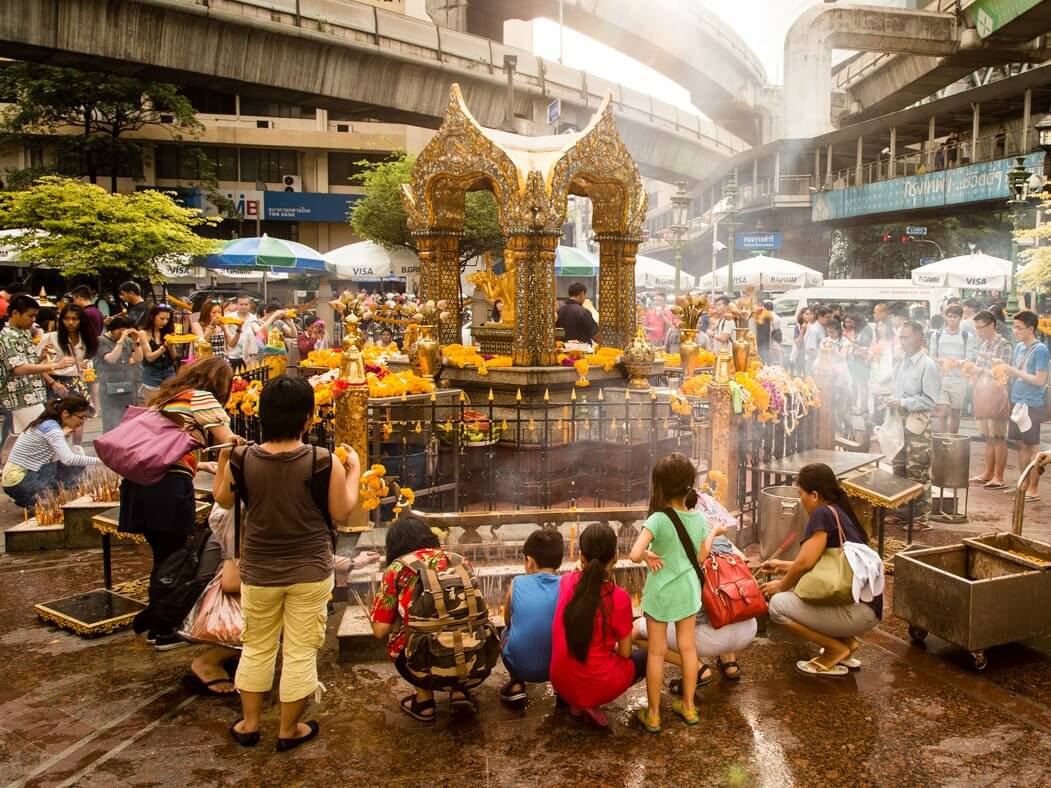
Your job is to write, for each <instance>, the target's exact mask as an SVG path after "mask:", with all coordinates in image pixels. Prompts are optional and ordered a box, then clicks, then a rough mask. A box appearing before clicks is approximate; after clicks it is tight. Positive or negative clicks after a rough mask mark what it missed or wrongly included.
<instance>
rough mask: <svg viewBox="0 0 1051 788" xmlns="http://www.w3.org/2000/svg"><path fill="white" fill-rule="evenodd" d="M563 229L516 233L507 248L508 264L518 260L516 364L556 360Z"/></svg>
mask: <svg viewBox="0 0 1051 788" xmlns="http://www.w3.org/2000/svg"><path fill="white" fill-rule="evenodd" d="M561 237H562V232H561V230H538V231H531V232H522V233H512V234H510V235H508V237H507V248H506V249H505V250H504V261H505V265H508V264H509V263H511V262H513V263H514V270H515V274H516V282H515V294H516V297H515V336H514V343H513V358H514V365H515V366H516V367H536V366H541V367H543V366H551V365H553V364H554V363H555V360H556V358H557V355H558V354H557V353H556V351H555V250H556V249H557V247H558V241H559V238H561Z"/></svg>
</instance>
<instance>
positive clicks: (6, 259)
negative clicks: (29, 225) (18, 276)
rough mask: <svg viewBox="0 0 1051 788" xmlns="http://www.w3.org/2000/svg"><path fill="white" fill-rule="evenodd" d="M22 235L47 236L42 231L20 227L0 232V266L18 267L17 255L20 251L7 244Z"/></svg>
mask: <svg viewBox="0 0 1051 788" xmlns="http://www.w3.org/2000/svg"><path fill="white" fill-rule="evenodd" d="M23 235H32V236H44V235H47V232H46V231H44V230H26V229H23V228H21V227H18V228H15V229H11V230H0V265H18V253H19V251H20V250H19V249H17V248H16V247H14V246H8V245H7V244H8V243H10V241H13V240H14V239H15V238H21V237H22V236H23ZM9 239H10V240H9Z"/></svg>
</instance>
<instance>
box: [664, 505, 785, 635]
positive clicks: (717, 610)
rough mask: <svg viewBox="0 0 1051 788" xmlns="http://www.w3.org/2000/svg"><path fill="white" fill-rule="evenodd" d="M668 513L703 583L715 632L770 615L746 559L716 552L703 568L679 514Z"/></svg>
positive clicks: (707, 608) (703, 600) (703, 591)
mask: <svg viewBox="0 0 1051 788" xmlns="http://www.w3.org/2000/svg"><path fill="white" fill-rule="evenodd" d="M664 514H666V515H667V516H668V519H669V520H671V522H672V525H674V526H675V531H676V533H677V534H678V536H679V542H680V543H681V544H682V547H683V549H684V550H685V551H686V557H687V558H689V559H690V563H691V564H693V568H694V569H695V570H696V571H697V576H698V577H699V578H700V580H701V603H702V604H703V605H704V611H705V612H706V613H707V614H708V620H709V621H710V622H711V624H712V627H713V628H714V629H719V628H721V627H725V626H726V625H727V624H736V623H737V622H739V621H747V620H748V619H750V618H755V617H756V616H761V615H762V614H763V613H765V612H766V609H767V608H766V599H764V598H763V592H762V591H760V590H759V584H758V583H757V582H756V581H755V578H754V577H753V576H752V570H750V569H749V568H748V564H747V563H745V561H744V559H743V558H741V557H740V556H738V555H736V554H734V553H729V554H720V553H712V554H711V555H709V556H708V558H706V559H705V561H704V565H703V567H702V566H701V565H699V564H698V563H697V555H696V554H695V553H694V551H693V546H692V545H691V544H690V537H689V535H688V534H687V533H686V526H684V525H683V524H682V520H681V519H679V515H678V514H676V513H675V510H674V509H671V508H668V509H665V510H664Z"/></svg>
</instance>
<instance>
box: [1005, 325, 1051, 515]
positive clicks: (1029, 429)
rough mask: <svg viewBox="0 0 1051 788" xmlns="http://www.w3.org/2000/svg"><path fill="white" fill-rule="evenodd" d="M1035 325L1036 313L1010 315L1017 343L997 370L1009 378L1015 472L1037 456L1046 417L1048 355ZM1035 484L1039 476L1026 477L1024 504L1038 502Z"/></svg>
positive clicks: (1050, 359)
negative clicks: (1027, 484)
mask: <svg viewBox="0 0 1051 788" xmlns="http://www.w3.org/2000/svg"><path fill="white" fill-rule="evenodd" d="M1039 322H1040V319H1039V318H1038V317H1037V316H1036V313H1035V312H1030V311H1029V310H1028V309H1023V310H1022V311H1021V312H1019V313H1018V314H1016V315H1015V316H1014V325H1013V327H1012V331H1013V332H1014V338H1015V341H1016V343H1017V344H1016V345H1015V348H1014V354H1013V355H1012V358H1011V366H1003V367H1001V369H1002V370H1003V372H1004V373H1005V374H1006V375H1007V376H1008V377H1009V378H1012V380H1011V388H1010V396H1011V405H1012V406H1013V408H1014V409H1013V410H1012V418H1011V423H1010V425H1009V427H1008V433H1007V437H1008V439H1009V440H1013V441H1015V442H1017V444H1018V470H1019V471H1022V470H1025V468H1026V467H1027V466H1028V465H1029V463H1030V462H1032V461H1033V460H1035V459H1036V456H1037V454H1039V453H1040V423H1041V422H1042V421H1043V420H1044V419H1045V418H1046V417H1047V413H1046V408H1045V406H1044V387H1045V386H1046V385H1047V379H1048V366H1049V363H1051V354H1049V353H1048V350H1047V345H1045V344H1043V343H1042V342H1041V341H1040V340H1039V338H1038V337H1037V333H1038V332H1037V329H1038V326H1039ZM1022 405H1024V406H1025V409H1026V413H1025V416H1024V418H1022V419H1021V421H1022V423H1021V424H1019V423H1018V422H1017V421H1015V418H1014V417H1015V413H1016V412H1017V411H1018V410H1021V409H1020V408H1019V406H1022ZM1018 415H1019V416H1021V415H1022V414H1018ZM1023 427H1024V429H1023ZM1039 483H1040V474H1038V473H1032V474H1030V475H1029V487H1028V489H1027V490H1026V496H1025V500H1026V503H1035V502H1036V501H1039V500H1040V493H1039V489H1038V485H1039Z"/></svg>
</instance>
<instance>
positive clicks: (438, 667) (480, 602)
mask: <svg viewBox="0 0 1051 788" xmlns="http://www.w3.org/2000/svg"><path fill="white" fill-rule="evenodd" d="M446 556H447V557H448V560H449V563H448V564H447V565H446V567H445V568H444V569H441V570H435V569H433V568H431V566H430V565H429V564H427V563H426V562H425V561H420V560H416V559H414V560H411V561H408V562H406V566H408V567H409V568H410V569H413V570H414V571H415V572H416V585H415V587H414V588H413V592H412V601H411V602H410V604H409V609H408V614H409V615H408V626H407V632H408V640H407V642H406V644H405V666H406V668H407V669H408V671H409V673H411V674H412V675H413V676H416V677H417V678H419V679H420V680H421V681H424V682H426V683H425V684H424V686H426V687H428V688H429V689H432V690H434V689H439V690H440V689H456V688H459V689H470V688H471V687H475V686H477V685H479V684H481V683H482V682H483V681H485V679H486V678H487V677H488V676H489V673H490V672H491V671H492V669H493V666H494V665H495V664H496V661H497V659H498V658H499V655H500V644H499V640H498V639H497V636H496V630H495V629H493V626H492V624H490V623H489V611H488V610H487V609H486V606H485V600H484V599H483V598H482V593H481V591H480V590H479V588H478V580H477V578H475V576H474V572H473V571H471V569H469V568H468V566H466V565H465V564H464V560H463V557H462V556H459V555H457V554H456V553H446Z"/></svg>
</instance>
